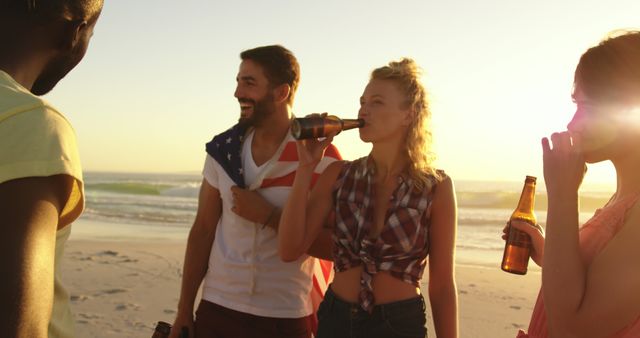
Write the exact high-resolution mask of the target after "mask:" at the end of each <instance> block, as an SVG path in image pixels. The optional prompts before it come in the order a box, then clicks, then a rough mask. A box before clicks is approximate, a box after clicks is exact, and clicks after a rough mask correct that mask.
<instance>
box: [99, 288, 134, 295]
mask: <svg viewBox="0 0 640 338" xmlns="http://www.w3.org/2000/svg"><path fill="white" fill-rule="evenodd" d="M124 292H129V290H127V289H107V290H102V291H100V292H98V293H95V294H94V295H93V296H94V297H100V296H104V295H114V294H116V293H124Z"/></svg>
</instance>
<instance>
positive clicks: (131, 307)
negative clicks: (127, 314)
mask: <svg viewBox="0 0 640 338" xmlns="http://www.w3.org/2000/svg"><path fill="white" fill-rule="evenodd" d="M125 310H134V311H139V310H140V305H138V304H134V303H120V304H117V305H116V311H125Z"/></svg>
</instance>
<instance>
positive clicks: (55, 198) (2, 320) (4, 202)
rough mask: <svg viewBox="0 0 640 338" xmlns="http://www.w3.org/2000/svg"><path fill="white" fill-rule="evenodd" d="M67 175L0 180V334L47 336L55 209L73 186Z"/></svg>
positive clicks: (54, 243) (54, 236)
mask: <svg viewBox="0 0 640 338" xmlns="http://www.w3.org/2000/svg"><path fill="white" fill-rule="evenodd" d="M73 180H74V179H73V178H72V177H71V176H68V175H55V176H49V177H29V178H22V179H16V180H11V181H8V182H5V183H2V184H0V217H1V221H0V231H2V236H0V276H2V277H1V278H0V332H2V335H3V336H6V337H29V338H31V337H36V338H37V337H47V330H48V327H49V320H50V317H51V308H52V306H53V279H54V256H55V245H56V231H57V229H58V225H59V224H58V223H59V218H60V213H61V211H62V209H63V208H64V205H65V203H66V200H67V199H68V197H69V194H70V192H71V190H72V188H73Z"/></svg>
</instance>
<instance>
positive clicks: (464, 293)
mask: <svg viewBox="0 0 640 338" xmlns="http://www.w3.org/2000/svg"><path fill="white" fill-rule="evenodd" d="M458 293H459V294H461V295H466V294H467V293H469V292H468V291H467V290H459V291H458Z"/></svg>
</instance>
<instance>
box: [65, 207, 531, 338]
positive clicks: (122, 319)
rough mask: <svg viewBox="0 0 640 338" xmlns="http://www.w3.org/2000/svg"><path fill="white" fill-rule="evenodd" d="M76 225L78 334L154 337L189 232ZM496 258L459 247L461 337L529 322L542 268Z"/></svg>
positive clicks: (73, 279) (503, 332) (71, 276)
mask: <svg viewBox="0 0 640 338" xmlns="http://www.w3.org/2000/svg"><path fill="white" fill-rule="evenodd" d="M73 226H74V228H73V231H72V235H71V238H70V240H69V241H68V242H67V247H66V252H65V260H64V262H63V265H62V266H63V273H64V280H65V285H66V286H67V289H68V290H69V292H70V294H71V299H72V302H71V304H72V310H73V314H74V317H75V321H76V333H77V337H80V338H84V337H91V338H100V337H119V338H122V337H136V338H137V337H151V334H152V332H153V328H154V326H155V323H156V322H157V321H159V320H162V321H168V322H172V321H173V318H174V316H175V309H176V304H177V301H178V295H179V288H180V277H181V273H182V261H183V255H184V249H185V245H186V237H187V232H188V229H186V228H184V227H166V226H164V227H163V226H143V225H135V226H131V225H122V224H110V223H108V222H96V221H88V220H85V219H80V220H79V221H77V222H76V223H75V224H74V225H73ZM474 257H475V258H474ZM500 258H501V257H497V260H496V262H495V265H494V266H490V265H489V264H488V262H487V261H488V260H489V259H492V258H489V259H488V258H487V257H478V256H477V254H476V253H474V252H466V251H459V252H458V258H457V262H458V264H457V268H456V274H457V276H456V277H457V283H458V293H459V304H460V308H459V313H460V336H461V337H468V338H476V337H478V338H480V337H492V338H503V337H504V338H507V337H514V336H515V334H516V332H517V330H518V329H519V328H523V327H526V325H527V324H528V321H529V317H530V315H531V311H532V308H533V305H534V302H535V298H536V296H537V293H538V289H539V286H540V270H539V269H536V268H534V267H531V266H530V268H531V271H530V272H529V273H528V274H527V275H525V276H517V275H511V274H507V273H505V272H502V271H501V270H500V269H499V268H498V266H497V265H498V264H499V260H500ZM531 264H532V265H533V263H531ZM425 276H426V275H425ZM427 283H428V281H427V280H426V278H425V280H424V283H423V287H422V289H423V291H424V292H425V294H426V291H427ZM428 322H429V336H430V337H435V331H434V329H433V325H432V324H433V323H432V320H431V318H429V319H428Z"/></svg>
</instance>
